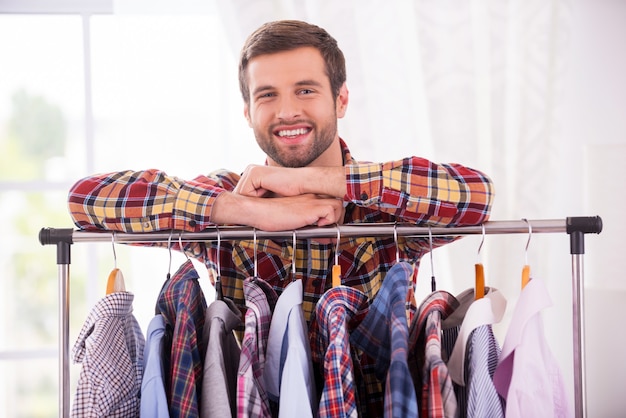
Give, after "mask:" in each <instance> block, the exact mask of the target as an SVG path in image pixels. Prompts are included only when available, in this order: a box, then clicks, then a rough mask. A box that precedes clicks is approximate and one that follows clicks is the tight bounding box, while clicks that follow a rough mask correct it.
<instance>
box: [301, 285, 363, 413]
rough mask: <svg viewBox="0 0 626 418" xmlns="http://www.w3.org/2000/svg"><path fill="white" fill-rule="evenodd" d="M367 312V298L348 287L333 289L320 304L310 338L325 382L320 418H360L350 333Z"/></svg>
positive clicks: (312, 323)
mask: <svg viewBox="0 0 626 418" xmlns="http://www.w3.org/2000/svg"><path fill="white" fill-rule="evenodd" d="M367 310H368V301H367V296H366V295H365V294H364V293H363V292H361V291H359V290H357V289H354V288H350V287H347V286H337V287H334V288H332V289H330V290H329V291H328V292H326V293H324V295H322V297H321V298H320V300H319V302H318V303H317V306H316V309H315V314H314V318H313V320H312V321H311V329H310V332H309V337H310V339H311V357H312V359H313V362H314V364H315V365H317V369H318V370H320V371H321V373H320V374H321V375H322V376H321V380H322V381H323V390H322V395H321V399H320V403H319V410H318V416H319V417H320V418H324V417H357V416H359V413H358V412H359V411H358V409H357V405H358V403H359V399H358V397H357V384H356V382H355V376H354V367H355V365H354V364H353V361H352V349H351V347H350V330H351V329H354V328H355V327H356V326H357V325H358V323H359V322H360V321H361V319H362V318H363V317H364V316H365V314H366V313H367ZM354 322H356V324H354ZM357 366H358V364H357Z"/></svg>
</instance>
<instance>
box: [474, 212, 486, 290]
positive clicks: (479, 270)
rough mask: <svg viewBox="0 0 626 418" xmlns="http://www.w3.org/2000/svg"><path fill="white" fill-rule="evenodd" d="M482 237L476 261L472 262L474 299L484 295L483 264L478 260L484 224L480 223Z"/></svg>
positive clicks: (481, 246) (483, 241)
mask: <svg viewBox="0 0 626 418" xmlns="http://www.w3.org/2000/svg"><path fill="white" fill-rule="evenodd" d="M481 226H482V230H483V237H482V239H481V241H480V245H479V246H478V254H477V256H478V261H477V263H476V264H474V273H475V279H474V300H478V299H482V298H483V297H484V296H485V268H484V267H483V264H482V263H481V262H480V250H481V249H482V248H483V244H484V243H485V225H484V224H482V225H481Z"/></svg>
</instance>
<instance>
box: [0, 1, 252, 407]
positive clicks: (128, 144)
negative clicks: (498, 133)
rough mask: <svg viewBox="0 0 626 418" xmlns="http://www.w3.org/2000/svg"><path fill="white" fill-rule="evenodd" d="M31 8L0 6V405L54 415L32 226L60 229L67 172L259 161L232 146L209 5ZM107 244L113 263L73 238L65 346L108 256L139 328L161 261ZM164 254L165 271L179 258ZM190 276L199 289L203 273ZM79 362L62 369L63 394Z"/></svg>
mask: <svg viewBox="0 0 626 418" xmlns="http://www.w3.org/2000/svg"><path fill="white" fill-rule="evenodd" d="M35 3H36V2H35ZM4 7H5V6H0V13H2V12H5V11H6V10H4V9H3V8H4ZM9 8H10V7H9ZM9 11H12V10H9ZM31 12H32V11H29V14H0V56H2V57H3V59H2V61H3V64H2V67H3V68H2V81H1V82H0V219H2V223H1V224H0V234H2V237H3V244H2V251H0V274H2V280H0V306H1V307H2V308H1V309H2V311H1V314H2V315H1V318H0V334H1V335H3V336H6V337H3V338H2V339H1V340H0V375H1V376H2V378H1V379H0V405H1V406H0V415H2V416H6V417H31V416H37V417H46V416H50V417H52V416H56V415H57V411H58V407H57V405H58V391H59V383H58V338H59V336H58V288H57V268H56V265H55V255H54V254H55V249H54V248H53V247H43V246H41V245H40V244H39V243H38V241H37V235H38V232H39V230H40V228H42V227H46V226H50V227H59V228H61V227H71V226H72V223H71V219H70V217H69V215H68V214H67V210H66V203H65V202H66V196H67V191H68V189H69V188H70V187H71V185H72V184H73V183H74V181H76V180H77V179H79V178H81V177H84V176H86V175H88V174H91V173H95V172H105V171H117V170H123V169H133V170H140V169H147V168H159V169H162V170H165V171H166V172H168V173H170V174H173V175H177V176H180V177H186V178H192V177H195V176H196V175H198V174H207V173H208V172H209V171H210V170H213V169H216V168H220V167H229V168H231V169H235V170H237V169H243V168H244V166H242V165H243V164H244V162H246V161H259V162H262V161H263V157H262V156H261V154H260V151H257V150H256V149H255V147H249V146H242V144H244V143H245V144H246V145H249V141H250V140H251V139H250V138H251V134H250V132H249V129H248V127H247V125H246V124H245V120H244V118H243V113H242V104H241V99H240V95H239V91H238V84H237V72H236V65H237V64H236V57H235V54H233V53H232V51H230V49H229V48H228V45H227V43H226V42H225V41H224V39H223V34H222V28H221V26H220V24H219V22H218V21H217V19H216V18H215V17H214V15H212V14H210V13H205V14H200V15H194V16H190V15H173V16H172V15H169V16H165V15H161V16H154V15H151V16H149V15H113V14H94V15H90V14H82V13H70V12H68V13H67V14H56V13H54V14H46V13H41V14H37V10H35V13H31ZM44 12H46V11H44ZM82 12H85V11H84V10H83V11H82ZM223 97H227V99H226V102H225V101H224V99H222V98H223ZM227 133H228V135H227ZM242 153H247V154H246V155H243V154H242ZM255 153H256V154H255ZM115 249H116V254H117V257H116V260H114V259H113V252H112V249H111V244H87V245H84V244H81V245H74V246H72V260H71V262H72V265H71V281H70V290H71V301H70V307H71V315H70V350H71V348H72V345H73V343H74V341H75V339H76V336H77V335H78V332H79V331H80V327H81V326H82V324H83V321H84V320H85V318H86V316H87V314H88V313H89V310H90V309H91V308H92V307H93V305H94V304H95V303H96V302H97V300H98V299H99V298H100V297H101V296H103V295H104V292H105V290H104V289H105V286H106V277H107V276H108V273H109V271H110V270H111V269H112V268H113V266H114V263H115V262H116V263H117V265H118V267H119V268H120V269H122V271H123V273H124V276H125V279H126V284H127V288H128V290H130V291H133V293H134V294H135V300H134V313H135V316H136V317H137V319H138V320H139V323H140V324H141V325H142V328H144V331H145V328H147V324H148V322H149V320H150V319H151V316H152V314H153V312H154V303H155V301H156V298H157V296H158V292H159V290H160V288H161V285H162V283H163V280H164V279H165V275H166V273H167V269H169V268H170V267H169V257H168V253H167V251H165V250H163V249H143V248H127V247H125V246H122V245H116V246H115ZM155 254H159V255H160V257H159V258H158V260H159V261H158V262H154V260H155ZM173 257H174V259H173V260H172V263H171V269H172V270H175V269H176V268H177V267H178V265H179V264H180V263H179V261H180V262H182V260H181V257H183V256H181V255H179V254H175V255H174V256H173ZM199 273H200V274H202V273H203V272H202V271H200V270H199ZM201 283H202V284H203V287H204V288H205V295H206V297H207V299H209V298H211V295H212V289H211V288H210V285H209V284H208V280H201ZM139 288H141V291H138V289H139ZM79 371H80V366H79V365H78V366H72V367H71V385H72V387H71V389H70V393H72V394H73V393H74V389H75V384H76V381H77V378H78V373H79Z"/></svg>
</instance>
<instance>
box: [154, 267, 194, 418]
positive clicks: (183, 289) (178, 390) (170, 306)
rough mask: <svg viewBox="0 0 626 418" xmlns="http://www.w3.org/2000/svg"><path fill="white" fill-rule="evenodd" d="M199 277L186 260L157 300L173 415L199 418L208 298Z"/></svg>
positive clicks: (167, 391) (171, 412)
mask: <svg viewBox="0 0 626 418" xmlns="http://www.w3.org/2000/svg"><path fill="white" fill-rule="evenodd" d="M198 279H199V276H198V272H197V271H196V269H195V268H194V266H193V263H192V262H191V261H190V260H187V261H185V263H183V265H182V266H180V268H179V269H178V271H177V272H176V273H175V274H174V275H173V276H172V277H171V278H170V279H168V280H167V281H166V282H165V284H164V285H163V288H162V289H161V294H160V295H159V300H158V302H157V308H158V310H159V312H160V313H161V314H162V315H163V318H164V320H165V327H166V335H165V337H164V347H166V350H165V351H166V354H165V364H167V365H168V367H166V368H165V370H168V372H169V373H168V374H167V377H166V393H167V394H168V403H169V406H170V416H171V417H198V416H199V414H200V408H199V401H200V396H201V393H202V368H203V365H202V363H203V360H204V355H205V352H206V348H205V347H204V345H203V344H204V343H203V339H202V328H203V327H204V318H205V314H206V300H205V299H204V293H203V292H202V288H201V287H200V283H198ZM170 347H171V348H170ZM167 353H169V356H168V355H167Z"/></svg>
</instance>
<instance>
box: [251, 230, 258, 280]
mask: <svg viewBox="0 0 626 418" xmlns="http://www.w3.org/2000/svg"><path fill="white" fill-rule="evenodd" d="M252 234H253V240H254V241H253V244H254V277H255V278H256V277H258V276H257V275H258V273H259V266H258V264H257V253H256V252H257V240H256V228H252Z"/></svg>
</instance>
